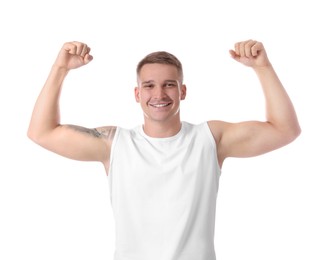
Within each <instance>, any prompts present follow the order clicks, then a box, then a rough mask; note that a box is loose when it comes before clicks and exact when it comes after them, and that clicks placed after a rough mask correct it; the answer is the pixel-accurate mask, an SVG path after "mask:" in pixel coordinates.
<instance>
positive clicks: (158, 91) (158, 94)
mask: <svg viewBox="0 0 328 260" xmlns="http://www.w3.org/2000/svg"><path fill="white" fill-rule="evenodd" d="M153 96H154V97H155V98H157V99H161V98H163V97H165V96H166V93H165V90H164V88H163V87H161V86H156V87H155V88H154V92H153Z"/></svg>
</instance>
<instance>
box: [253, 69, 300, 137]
mask: <svg viewBox="0 0 328 260" xmlns="http://www.w3.org/2000/svg"><path fill="white" fill-rule="evenodd" d="M254 70H255V72H256V74H257V76H258V78H259V81H260V84H261V86H262V88H263V92H264V96H265V102H266V118H267V121H268V122H269V123H270V124H272V126H274V127H275V128H276V129H277V130H279V131H282V132H284V134H290V135H291V136H294V135H298V134H299V132H300V127H299V124H298V120H297V116H296V113H295V110H294V106H293V104H292V102H291V100H290V98H289V96H288V94H287V92H286V90H285V88H284V87H283V85H282V83H281V81H280V80H279V78H278V76H277V74H276V72H275V71H274V69H273V67H272V66H271V65H268V66H263V67H259V68H256V69H254Z"/></svg>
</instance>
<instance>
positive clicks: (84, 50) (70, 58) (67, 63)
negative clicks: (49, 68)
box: [54, 41, 93, 70]
mask: <svg viewBox="0 0 328 260" xmlns="http://www.w3.org/2000/svg"><path fill="white" fill-rule="evenodd" d="M92 59H93V57H92V55H90V47H88V45H86V44H85V43H82V42H76V41H74V42H66V43H64V45H63V47H62V48H61V50H60V52H59V54H58V57H57V59H56V61H55V64H54V66H57V67H59V68H63V69H67V70H71V69H76V68H79V67H81V66H83V65H86V64H88V63H89V62H90V61H92Z"/></svg>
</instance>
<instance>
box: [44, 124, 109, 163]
mask: <svg viewBox="0 0 328 260" xmlns="http://www.w3.org/2000/svg"><path fill="white" fill-rule="evenodd" d="M113 129H114V127H106V128H105V127H103V128H99V129H98V128H97V129H96V128H86V127H81V126H76V125H60V126H58V127H56V128H55V129H54V130H53V131H51V132H50V133H49V134H48V136H47V137H45V138H44V140H43V141H42V142H40V145H41V146H43V147H44V148H46V149H48V150H50V151H52V152H55V153H57V154H59V155H61V156H64V157H67V158H70V159H74V160H80V161H101V162H103V161H104V160H105V158H106V156H107V155H108V154H109V149H110V147H109V140H108V139H109V138H110V137H111V136H110V133H111V132H112V131H113Z"/></svg>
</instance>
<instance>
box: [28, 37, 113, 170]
mask: <svg viewBox="0 0 328 260" xmlns="http://www.w3.org/2000/svg"><path fill="white" fill-rule="evenodd" d="M92 59H93V57H92V56H91V54H90V48H89V47H88V46H87V45H86V44H84V43H81V42H67V43H65V44H64V45H63V47H62V48H61V50H60V52H59V54H58V56H57V59H56V60H55V62H54V64H53V66H52V68H51V71H50V73H49V76H48V78H47V80H46V83H45V85H44V87H43V88H42V90H41V93H40V95H39V97H38V99H37V101H36V103H35V107H34V110H33V113H32V117H31V121H30V125H29V129H28V137H29V138H30V139H31V140H33V141H34V142H36V143H37V144H39V145H41V146H43V147H44V148H46V149H48V150H50V151H53V152H55V153H58V154H60V155H62V156H65V157H68V158H71V159H76V160H92V161H101V162H103V163H104V164H105V163H106V162H105V161H106V160H107V159H106V158H107V154H108V149H109V147H108V139H110V138H111V137H112V134H113V131H115V128H114V127H103V128H99V129H88V128H84V127H80V126H73V125H61V124H60V108H59V99H60V93H61V88H62V85H63V82H64V79H65V77H66V76H67V74H68V72H69V71H70V70H72V69H76V68H79V67H81V66H84V65H86V64H88V63H89V62H90V61H91V60H92Z"/></svg>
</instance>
